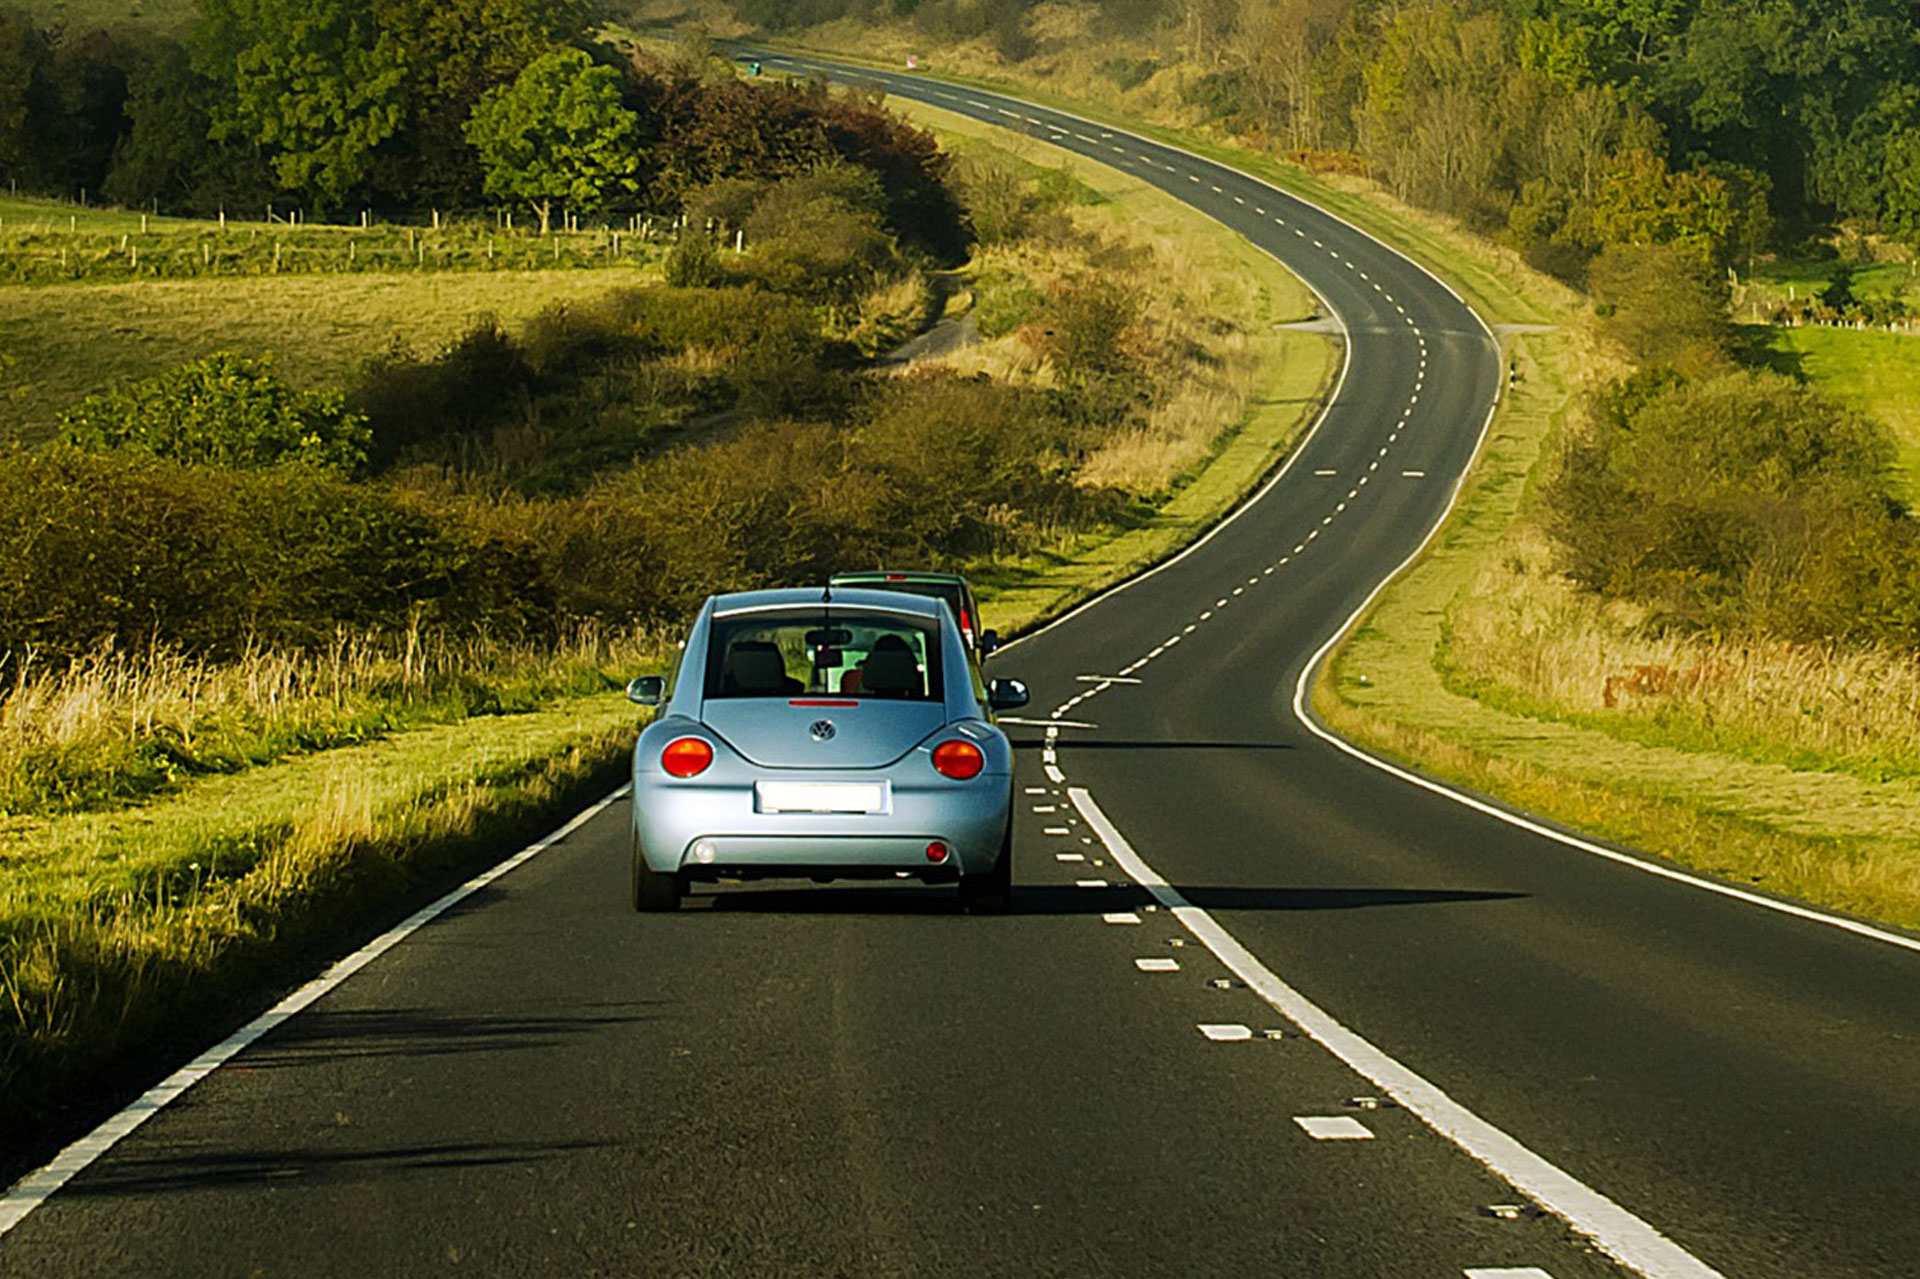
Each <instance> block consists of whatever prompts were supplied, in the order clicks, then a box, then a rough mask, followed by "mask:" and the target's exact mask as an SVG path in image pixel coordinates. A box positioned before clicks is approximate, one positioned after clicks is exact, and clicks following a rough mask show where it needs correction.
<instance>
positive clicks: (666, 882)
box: [633, 840, 687, 914]
mask: <svg viewBox="0 0 1920 1279" xmlns="http://www.w3.org/2000/svg"><path fill="white" fill-rule="evenodd" d="M686 891H687V887H686V883H685V881H684V880H682V879H681V878H680V876H679V875H677V874H673V873H671V872H668V871H658V870H655V869H653V867H651V866H649V865H647V859H646V858H645V857H643V856H641V855H640V844H639V841H637V840H636V841H635V842H634V846H633V908H634V909H635V910H637V911H640V912H641V913H643V914H651V913H653V912H655V911H662V910H679V909H680V899H681V897H683V896H685V895H686Z"/></svg>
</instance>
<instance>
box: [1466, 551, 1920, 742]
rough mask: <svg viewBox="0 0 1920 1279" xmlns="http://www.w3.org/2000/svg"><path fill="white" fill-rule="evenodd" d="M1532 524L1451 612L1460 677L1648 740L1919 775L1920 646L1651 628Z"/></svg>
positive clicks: (1496, 696) (1512, 700)
mask: <svg viewBox="0 0 1920 1279" xmlns="http://www.w3.org/2000/svg"><path fill="white" fill-rule="evenodd" d="M1639 620H1640V619H1639V617H1638V616H1637V615H1636V613H1635V612H1634V611H1633V610H1631V609H1627V608H1623V607H1620V606H1608V605H1606V604H1603V603H1602V602H1601V601H1600V600H1598V599H1597V598H1596V597H1594V596H1591V595H1586V594H1583V593H1580V592H1578V591H1576V590H1575V589H1574V588H1573V587H1572V586H1571V584H1569V583H1568V582H1567V581H1566V580H1565V579H1563V578H1561V577H1559V576H1558V575H1557V574H1555V573H1554V571H1553V568H1552V555H1551V550H1550V547H1549V546H1548V544H1547V542H1546V540H1545V538H1544V537H1542V536H1541V535H1540V534H1539V533H1537V532H1534V531H1532V530H1522V532H1521V534H1520V536H1519V537H1517V538H1516V539H1515V543H1514V546H1513V548H1512V549H1511V550H1510V551H1509V553H1508V554H1507V555H1506V556H1504V557H1502V558H1501V559H1500V560H1498V561H1497V562H1494V563H1490V564H1488V565H1486V566H1485V567H1483V568H1482V569H1481V571H1480V572H1479V574H1478V575H1477V576H1476V577H1475V578H1474V579H1473V580H1472V581H1471V582H1469V583H1468V585H1467V587H1466V589H1465V590H1464V591H1463V592H1462V593H1461V594H1460V595H1459V596H1458V597H1457V598H1456V600H1455V601H1454V604H1453V607H1452V608H1451V609H1450V610H1449V614H1448V628H1447V638H1448V644H1447V649H1446V654H1447V656H1446V664H1447V667H1448V674H1449V676H1450V677H1451V678H1452V680H1453V681H1454V682H1455V683H1456V686H1459V685H1462V684H1464V685H1465V686H1466V687H1469V688H1471V689H1473V690H1474V691H1475V693H1476V695H1478V696H1480V697H1482V698H1484V699H1488V700H1493V701H1496V702H1503V703H1505V704H1507V705H1510V706H1512V707H1514V708H1515V709H1521V708H1526V709H1527V710H1529V711H1530V713H1536V714H1550V715H1553V716H1556V717H1562V718H1567V719H1570V720H1573V721H1575V722H1579V723H1586V724H1592V725H1594V726H1596V727H1600V728H1602V729H1604V730H1606V731H1608V732H1611V733H1614V734H1616V735H1620V736H1627V737H1631V738H1633V739H1635V740H1640V741H1661V742H1666V743H1670V744H1674V745H1680V746H1684V747H1687V748H1689V749H1695V750H1704V751H1712V750H1724V751H1731V752H1736V753H1740V754H1744V755H1747V756H1750V757H1754V758H1763V759H1772V760H1776V761H1779V762H1785V763H1791V764H1793V765H1795V766H1796V767H1801V768H1828V769H1839V770H1843V771H1847V772H1853V773H1857V774H1860V775H1863V776H1868V777H1874V778H1880V777H1888V776H1912V775H1915V774H1920V657H1916V656H1915V655H1914V654H1912V653H1907V652H1896V651H1892V650H1887V649H1877V648H1854V649H1847V648H1841V647H1837V646H1835V645H1830V644H1829V645H1806V644H1802V645H1794V644H1786V643H1779V642H1773V643H1767V642H1751V641H1750V642H1732V641H1726V640H1715V639H1708V638H1699V637H1692V636H1684V635H1657V634H1649V633H1647V632H1646V631H1644V630H1643V629H1642V628H1641V627H1639V626H1638V625H1637V623H1638V621H1639Z"/></svg>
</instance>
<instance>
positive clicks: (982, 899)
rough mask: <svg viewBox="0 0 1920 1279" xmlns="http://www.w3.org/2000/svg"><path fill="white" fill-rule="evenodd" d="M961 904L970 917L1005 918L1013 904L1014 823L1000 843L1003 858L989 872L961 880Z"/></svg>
mask: <svg viewBox="0 0 1920 1279" xmlns="http://www.w3.org/2000/svg"><path fill="white" fill-rule="evenodd" d="M960 904H961V905H963V906H965V907H966V909H967V913H968V914H970V915H1004V914H1006V913H1007V911H1008V909H1009V908H1010V907H1011V906H1012V905H1013V823H1012V822H1011V821H1009V822H1008V823H1007V833H1006V835H1005V836H1003V837H1002V838H1001V840H1000V856H999V858H998V859H996V860H995V861H994V863H993V867H992V869H990V870H986V871H983V872H981V873H980V874H978V875H962V876H961V877H960Z"/></svg>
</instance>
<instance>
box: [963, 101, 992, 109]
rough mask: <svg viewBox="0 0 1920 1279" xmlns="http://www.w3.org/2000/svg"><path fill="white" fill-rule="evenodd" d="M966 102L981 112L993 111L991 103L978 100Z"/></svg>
mask: <svg viewBox="0 0 1920 1279" xmlns="http://www.w3.org/2000/svg"><path fill="white" fill-rule="evenodd" d="M967 101H968V102H969V103H971V104H972V105H973V106H976V107H979V108H980V109H981V110H982V111H991V110H993V103H991V102H982V101H980V99H978V98H968V99H967Z"/></svg>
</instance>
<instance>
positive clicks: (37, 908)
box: [0, 695, 636, 1131]
mask: <svg viewBox="0 0 1920 1279" xmlns="http://www.w3.org/2000/svg"><path fill="white" fill-rule="evenodd" d="M635 718H636V716H635V714H634V712H633V708H632V707H630V706H627V705H626V704H625V702H624V700H623V699H620V698H618V697H615V696H610V695H602V696H600V697H598V698H592V699H575V700H574V701H571V702H563V703H560V704H559V705H556V706H554V707H552V708H550V709H548V710H545V711H541V712H536V713H533V714H530V715H529V716H526V717H524V718H522V719H518V721H517V722H513V723H503V722H499V721H479V722H470V723H467V724H461V725H454V726H447V727H443V728H438V729H427V730H423V731H421V732H418V733H412V734H408V735H406V736H405V737H404V738H403V739H401V740H398V741H394V742H383V743H376V744H372V745H368V746H363V747H359V748H355V749H349V750H344V751H337V752H331V753H329V754H327V755H325V756H322V757H318V758H315V759H309V760H303V761H299V762H297V763H292V764H288V765H285V766H283V767H282V768H278V769H274V770H272V772H271V779H270V784H267V785H260V784H253V781H254V779H238V778H224V779H216V780H214V781H211V782H208V783H206V784H204V785H203V786H201V787H197V788H195V789H194V790H193V791H192V792H190V793H189V794H187V795H183V796H180V797H178V798H176V799H173V800H170V801H167V802H164V803H161V804H157V805H154V806H151V807H149V808H146V809H141V810H135V811H132V812H128V813H116V814H90V815H84V816H76V817H68V818H62V819H58V820H54V821H50V822H31V823H21V822H12V823H8V824H7V826H8V827H9V829H5V830H0V1131H4V1130H5V1129H6V1128H8V1127H11V1126H13V1125H17V1124H22V1123H23V1122H25V1121H27V1120H29V1119H30V1118H31V1116H32V1114H33V1111H34V1107H35V1106H36V1105H37V1104H38V1103H39V1102H40V1101H41V1100H42V1099H43V1098H45V1097H47V1096H48V1095H50V1094H51V1093H52V1092H53V1091H54V1090H55V1089H56V1088H57V1087H60V1086H68V1087H70V1086H71V1085H72V1083H73V1082H75V1081H76V1080H81V1079H84V1078H85V1077H86V1074H87V1072H88V1071H89V1070H91V1069H94V1068H96V1067H99V1066H100V1065H102V1064H103V1063H105V1062H107V1061H110V1060H111V1059H112V1058H113V1057H114V1056H115V1055H116V1054H117V1053H119V1052H121V1051H123V1050H125V1049H126V1048H128V1047H129V1046H131V1045H134V1044H137V1043H139V1042H140V1041H142V1040H143V1039H144V1038H146V1037H148V1036H150V1035H152V1034H153V1033H155V1032H156V1031H158V1030H159V1029H161V1028H162V1027H166V1028H168V1029H169V1030H170V1031H171V1032H172V1033H176V1034H177V1033H179V1031H180V1029H181V1027H182V1024H183V1023H186V1024H192V1023H198V1022H209V1023H216V1022H218V1021H220V1020H223V1019H226V1018H229V1017H231V1015H232V1011H233V1008H234V1006H235V1001H236V1000H244V999H246V998H250V997H251V992H253V991H255V990H257V989H258V988H259V987H260V986H261V985H262V983H263V982H264V981H267V980H270V979H271V977H272V976H273V974H274V973H275V972H276V971H277V970H278V969H280V968H281V967H283V966H284V965H285V964H286V963H287V962H288V961H289V960H297V959H298V956H299V955H300V954H301V952H302V948H303V947H306V946H310V945H313V944H315V943H318V942H322V941H325V940H327V939H328V938H329V937H330V936H331V935H332V934H336V933H341V932H345V933H348V934H351V933H354V932H360V931H364V930H365V929H366V928H367V927H368V926H369V925H370V924H374V923H377V922H378V921H379V920H381V919H383V918H386V917H390V916H391V915H392V913H393V911H394V910H395V909H396V907H399V906H401V905H402V904H403V903H404V902H405V901H406V899H407V896H408V894H409V893H410V892H411V891H415V890H417V889H418V888H419V887H420V886H421V885H423V884H429V883H432V882H433V881H435V880H436V879H439V878H442V877H444V876H446V875H448V874H449V873H450V872H454V871H456V870H457V869H458V867H459V866H460V865H461V864H462V863H463V862H464V861H465V860H467V859H468V858H470V857H472V856H474V855H475V854H477V853H479V852H481V851H483V850H485V849H488V848H490V847H497V846H498V845H499V844H501V843H503V842H505V841H507V840H509V839H512V838H515V837H521V836H524V835H526V834H529V833H531V832H533V831H535V830H537V829H539V828H540V827H542V826H544V825H546V824H548V823H550V822H552V821H554V820H556V819H557V817H558V816H559V815H560V814H562V813H564V812H567V811H570V810H572V809H574V808H577V807H578V806H579V804H580V803H581V802H583V801H584V800H585V799H586V798H588V797H589V796H591V795H593V794H595V793H597V792H601V791H604V790H605V789H607V788H609V787H610V786H612V785H613V784H614V782H615V780H616V779H617V778H618V776H619V774H620V772H621V771H622V759H623V757H624V756H625V754H626V753H627V751H628V750H629V749H630V748H631V744H632V740H633V723H634V720H635Z"/></svg>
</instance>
